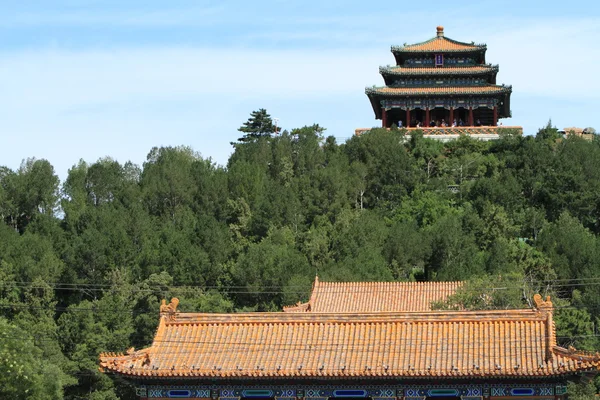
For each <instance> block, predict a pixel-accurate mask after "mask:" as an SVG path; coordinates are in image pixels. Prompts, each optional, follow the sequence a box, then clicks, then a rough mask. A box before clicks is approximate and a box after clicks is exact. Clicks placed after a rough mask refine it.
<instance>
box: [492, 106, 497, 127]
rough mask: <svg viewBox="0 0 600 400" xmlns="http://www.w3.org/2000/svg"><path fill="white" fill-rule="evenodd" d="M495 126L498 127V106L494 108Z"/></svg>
mask: <svg viewBox="0 0 600 400" xmlns="http://www.w3.org/2000/svg"><path fill="white" fill-rule="evenodd" d="M493 125H494V126H498V106H494V123H493Z"/></svg>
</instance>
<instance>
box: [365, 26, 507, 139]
mask: <svg viewBox="0 0 600 400" xmlns="http://www.w3.org/2000/svg"><path fill="white" fill-rule="evenodd" d="M391 50H392V54H393V55H394V58H395V60H396V65H393V66H384V67H380V68H379V72H380V73H381V75H382V76H383V79H384V82H385V86H382V87H376V86H374V87H370V88H367V89H366V94H367V96H368V97H369V100H370V101H371V105H372V106H373V111H374V113H375V118H376V119H381V120H382V125H383V126H384V127H390V126H392V125H393V124H397V125H399V126H401V127H423V128H425V127H453V126H454V127H457V128H458V127H469V126H488V127H492V126H493V127H495V126H497V125H498V120H499V119H500V118H507V117H510V116H511V111H510V95H511V93H512V87H511V86H506V85H498V84H497V83H496V75H497V74H498V70H499V67H498V65H492V64H487V63H486V59H485V53H486V50H487V46H486V45H485V44H475V43H465V42H459V41H456V40H453V39H450V38H447V37H445V35H444V28H443V27H441V26H439V27H437V35H436V37H434V38H432V39H430V40H427V41H425V42H422V43H417V44H411V45H406V44H405V45H404V46H392V49H391Z"/></svg>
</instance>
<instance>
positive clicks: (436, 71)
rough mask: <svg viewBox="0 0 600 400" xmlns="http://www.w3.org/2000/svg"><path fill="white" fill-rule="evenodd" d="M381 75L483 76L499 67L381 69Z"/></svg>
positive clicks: (397, 67) (399, 67) (400, 67)
mask: <svg viewBox="0 0 600 400" xmlns="http://www.w3.org/2000/svg"><path fill="white" fill-rule="evenodd" d="M379 72H380V73H388V74H394V75H481V74H486V73H490V72H498V66H497V65H472V66H464V67H402V66H393V67H379Z"/></svg>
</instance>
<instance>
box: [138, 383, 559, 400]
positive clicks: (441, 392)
mask: <svg viewBox="0 0 600 400" xmlns="http://www.w3.org/2000/svg"><path fill="white" fill-rule="evenodd" d="M563 388H564V386H556V390H555V386H554V385H552V384H550V383H549V384H530V385H527V384H448V385H425V384H423V385H398V386H373V385H367V386H346V385H339V386H336V385H321V386H295V385H290V386H285V385H282V386H259V387H256V386H223V387H219V386H217V385H214V386H194V385H185V386H153V385H148V386H140V387H138V388H137V389H136V394H137V395H138V396H140V397H146V398H148V399H157V398H184V399H215V400H216V399H218V400H239V399H257V400H259V399H276V400H298V399H304V400H329V399H335V398H345V399H346V398H356V399H367V398H369V399H371V400H398V399H403V400H408V399H424V398H436V397H461V398H462V399H468V400H475V399H478V400H479V399H481V398H482V397H490V396H491V397H515V398H523V397H530V396H535V397H537V398H540V397H544V396H549V397H552V396H554V395H555V394H556V395H560V394H564V393H565V392H566V389H564V390H563ZM215 396H217V397H215Z"/></svg>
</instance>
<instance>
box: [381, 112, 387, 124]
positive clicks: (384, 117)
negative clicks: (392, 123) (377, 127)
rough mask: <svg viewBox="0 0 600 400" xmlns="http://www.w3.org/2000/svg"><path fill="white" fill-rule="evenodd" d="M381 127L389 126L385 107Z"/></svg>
mask: <svg viewBox="0 0 600 400" xmlns="http://www.w3.org/2000/svg"><path fill="white" fill-rule="evenodd" d="M381 127H382V128H387V110H386V109H385V108H382V109H381Z"/></svg>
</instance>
